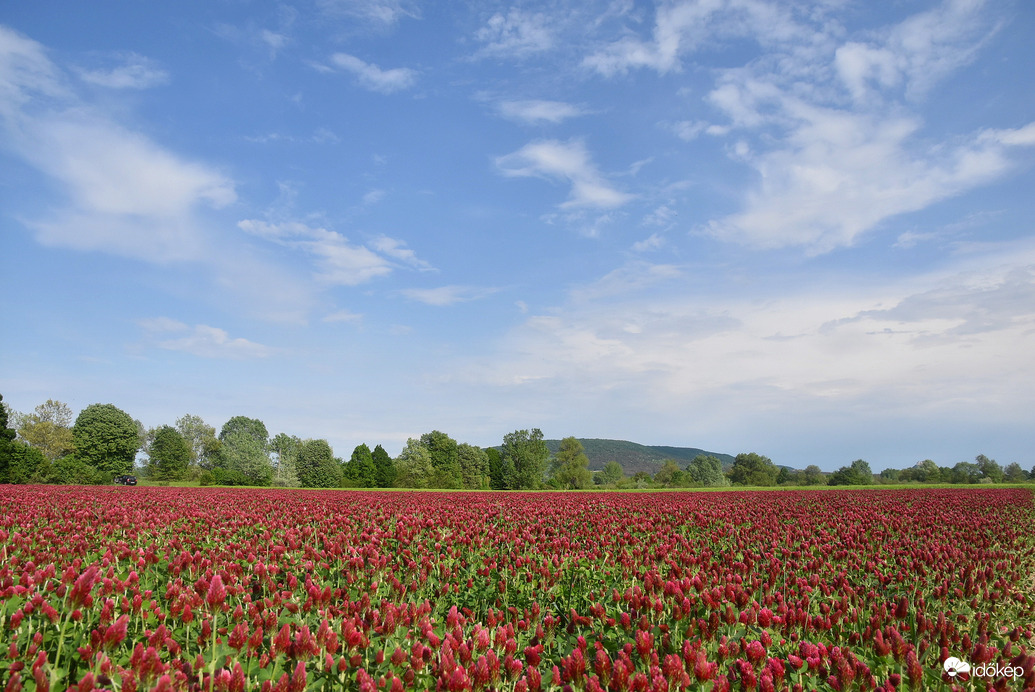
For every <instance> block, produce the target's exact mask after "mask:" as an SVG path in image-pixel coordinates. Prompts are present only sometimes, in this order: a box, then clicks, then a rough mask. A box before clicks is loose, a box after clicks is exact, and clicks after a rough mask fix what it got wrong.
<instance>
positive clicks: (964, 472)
mask: <svg viewBox="0 0 1035 692" xmlns="http://www.w3.org/2000/svg"><path fill="white" fill-rule="evenodd" d="M943 475H944V476H945V478H944V480H945V481H946V482H948V483H977V482H978V481H980V480H981V468H980V467H978V465H977V464H972V463H970V462H969V461H961V462H960V463H958V464H956V465H955V466H953V467H952V470H951V471H950V472H949V473H948V474H943Z"/></svg>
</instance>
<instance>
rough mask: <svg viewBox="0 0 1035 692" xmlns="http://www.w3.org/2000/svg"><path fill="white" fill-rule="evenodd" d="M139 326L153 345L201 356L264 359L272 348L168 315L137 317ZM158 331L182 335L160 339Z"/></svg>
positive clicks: (205, 325)
mask: <svg viewBox="0 0 1035 692" xmlns="http://www.w3.org/2000/svg"><path fill="white" fill-rule="evenodd" d="M139 325H140V326H141V327H143V328H144V330H145V331H147V332H148V333H149V335H150V336H151V337H152V338H155V339H157V341H155V345H156V346H158V347H159V348H163V349H166V350H169V351H183V352H184V353H190V354H191V355H195V356H199V357H201V358H230V359H234V360H244V359H251V358H265V357H267V356H269V355H271V354H272V353H273V352H274V351H273V349H271V348H270V347H268V346H263V345H262V344H259V343H256V342H254V341H249V340H248V339H241V338H237V339H232V338H230V335H229V334H227V332H226V330H224V329H220V328H218V327H210V326H209V325H207V324H197V325H194V326H193V327H190V326H188V325H186V324H184V323H183V322H180V321H178V320H173V319H171V318H168V317H156V318H152V319H145V320H140V322H139ZM161 334H169V335H176V334H183V336H172V338H162V337H161V336H159V335H161Z"/></svg>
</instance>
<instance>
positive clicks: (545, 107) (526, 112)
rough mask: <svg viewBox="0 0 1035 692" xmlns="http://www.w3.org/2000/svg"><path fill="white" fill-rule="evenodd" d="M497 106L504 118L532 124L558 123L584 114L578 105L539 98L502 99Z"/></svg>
mask: <svg viewBox="0 0 1035 692" xmlns="http://www.w3.org/2000/svg"><path fill="white" fill-rule="evenodd" d="M496 108H497V109H498V110H499V113H500V115H502V116H503V117H504V118H507V119H509V120H515V121H517V122H522V123H526V124H530V125H538V124H540V123H553V124H557V123H560V122H564V121H565V120H568V119H569V118H576V117H578V116H580V115H583V114H584V111H583V110H582V109H581V108H579V107H578V106H574V105H572V104H570V103H565V102H564V101H543V100H537V99H529V100H518V101H500V102H499V103H497V104H496Z"/></svg>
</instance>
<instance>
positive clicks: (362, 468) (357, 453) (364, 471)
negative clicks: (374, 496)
mask: <svg viewBox="0 0 1035 692" xmlns="http://www.w3.org/2000/svg"><path fill="white" fill-rule="evenodd" d="M345 477H346V478H347V479H348V480H350V481H352V483H351V485H352V487H354V488H376V487H377V472H376V469H375V468H374V456H373V454H371V453H370V447H367V446H366V445H365V444H361V445H359V446H357V447H356V448H355V449H354V450H352V458H350V459H349V463H348V464H346V465H345Z"/></svg>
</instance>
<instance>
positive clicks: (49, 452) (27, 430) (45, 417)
mask: <svg viewBox="0 0 1035 692" xmlns="http://www.w3.org/2000/svg"><path fill="white" fill-rule="evenodd" d="M18 418H19V420H18V437H20V438H21V439H22V440H23V441H25V442H27V443H28V444H30V445H32V446H33V447H35V448H36V449H38V450H40V451H41V452H43V454H45V455H46V457H47V458H48V459H50V460H54V459H57V458H59V457H63V456H67V455H69V454H71V453H72V452H73V451H74V449H75V447H74V446H73V443H72V427H71V426H72V409H70V408H68V405H67V404H64V403H62V402H60V401H55V400H53V399H47V401H46V403H44V404H40V405H39V406H37V407H36V409H35V410H34V411H33V412H32V413H28V414H25V415H23V416H19V417H18Z"/></svg>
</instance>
